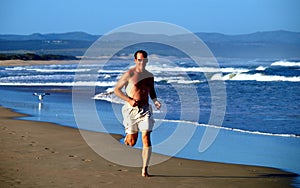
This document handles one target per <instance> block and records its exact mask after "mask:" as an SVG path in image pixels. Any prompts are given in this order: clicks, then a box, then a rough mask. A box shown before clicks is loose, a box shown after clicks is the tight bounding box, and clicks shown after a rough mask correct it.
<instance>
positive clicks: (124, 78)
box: [114, 71, 136, 106]
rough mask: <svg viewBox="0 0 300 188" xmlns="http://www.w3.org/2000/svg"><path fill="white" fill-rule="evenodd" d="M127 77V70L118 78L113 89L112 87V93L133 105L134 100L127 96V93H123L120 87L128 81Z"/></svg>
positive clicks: (128, 76) (134, 103)
mask: <svg viewBox="0 0 300 188" xmlns="http://www.w3.org/2000/svg"><path fill="white" fill-rule="evenodd" d="M129 78H130V75H129V71H127V72H125V73H124V74H123V75H122V76H121V78H120V79H119V80H118V82H117V84H116V86H115V89H114V93H115V95H116V96H118V97H120V98H121V99H122V100H124V101H126V102H128V103H129V104H130V105H131V106H135V105H136V101H135V100H134V99H132V98H130V97H128V96H127V95H125V94H124V93H123V92H122V88H123V87H124V86H125V85H126V84H127V83H128V80H129Z"/></svg>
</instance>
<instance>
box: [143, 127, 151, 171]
mask: <svg viewBox="0 0 300 188" xmlns="http://www.w3.org/2000/svg"><path fill="white" fill-rule="evenodd" d="M142 137H143V150H142V158H143V167H142V176H144V177H149V176H150V175H149V173H148V165H149V161H150V157H151V153H152V147H151V141H150V132H143V133H142Z"/></svg>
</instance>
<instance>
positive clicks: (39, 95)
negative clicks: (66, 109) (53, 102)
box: [32, 93, 50, 101]
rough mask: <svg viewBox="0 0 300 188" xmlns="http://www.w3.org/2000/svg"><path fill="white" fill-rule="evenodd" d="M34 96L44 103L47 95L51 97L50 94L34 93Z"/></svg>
mask: <svg viewBox="0 0 300 188" xmlns="http://www.w3.org/2000/svg"><path fill="white" fill-rule="evenodd" d="M32 95H35V96H37V97H38V98H39V101H43V98H44V96H45V95H50V93H33V94H32Z"/></svg>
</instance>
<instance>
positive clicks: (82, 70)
mask: <svg viewBox="0 0 300 188" xmlns="http://www.w3.org/2000/svg"><path fill="white" fill-rule="evenodd" d="M27 70H29V71H36V72H49V73H55V72H58V73H63V72H89V71H91V69H27Z"/></svg>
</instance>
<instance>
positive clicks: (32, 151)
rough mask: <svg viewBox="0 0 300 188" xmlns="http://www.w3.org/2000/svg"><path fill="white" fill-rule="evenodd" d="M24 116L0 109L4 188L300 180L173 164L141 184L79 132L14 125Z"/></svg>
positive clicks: (0, 181)
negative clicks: (92, 147) (96, 149)
mask: <svg viewBox="0 0 300 188" xmlns="http://www.w3.org/2000/svg"><path fill="white" fill-rule="evenodd" d="M22 116H26V115H24V114H20V113H17V112H14V111H12V110H10V109H7V108H4V107H1V106H0V129H1V132H0V134H1V137H0V138H1V143H2V144H1V154H0V155H1V159H2V160H1V163H0V174H1V175H0V186H1V187H9V186H13V187H67V186H70V187H85V186H91V185H97V187H119V186H120V185H123V186H124V187H133V186H139V185H140V184H142V185H144V187H171V186H172V187H175V186H178V187H199V186H201V187H253V186H255V187H292V183H293V180H294V177H296V174H293V173H290V172H286V171H282V170H279V169H276V168H269V167H258V166H247V165H236V164H225V163H216V162H206V161H196V160H188V159H180V158H171V159H169V160H168V161H166V162H163V163H161V164H158V165H154V166H150V167H149V172H150V174H151V175H152V177H150V178H143V177H141V176H140V168H133V167H124V166H120V165H117V164H113V163H111V162H109V161H107V160H105V159H103V158H102V157H100V156H99V155H98V154H96V153H95V152H94V151H93V150H92V149H91V148H90V147H89V146H88V145H87V144H86V142H85V141H84V140H83V138H82V137H81V135H80V132H79V130H77V129H74V128H70V127H64V126H59V125H56V124H53V123H45V122H34V121H28V120H17V119H16V118H18V117H22ZM97 134H98V133H97ZM99 134H104V133H99ZM115 138H116V137H115ZM116 139H119V138H116Z"/></svg>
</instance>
